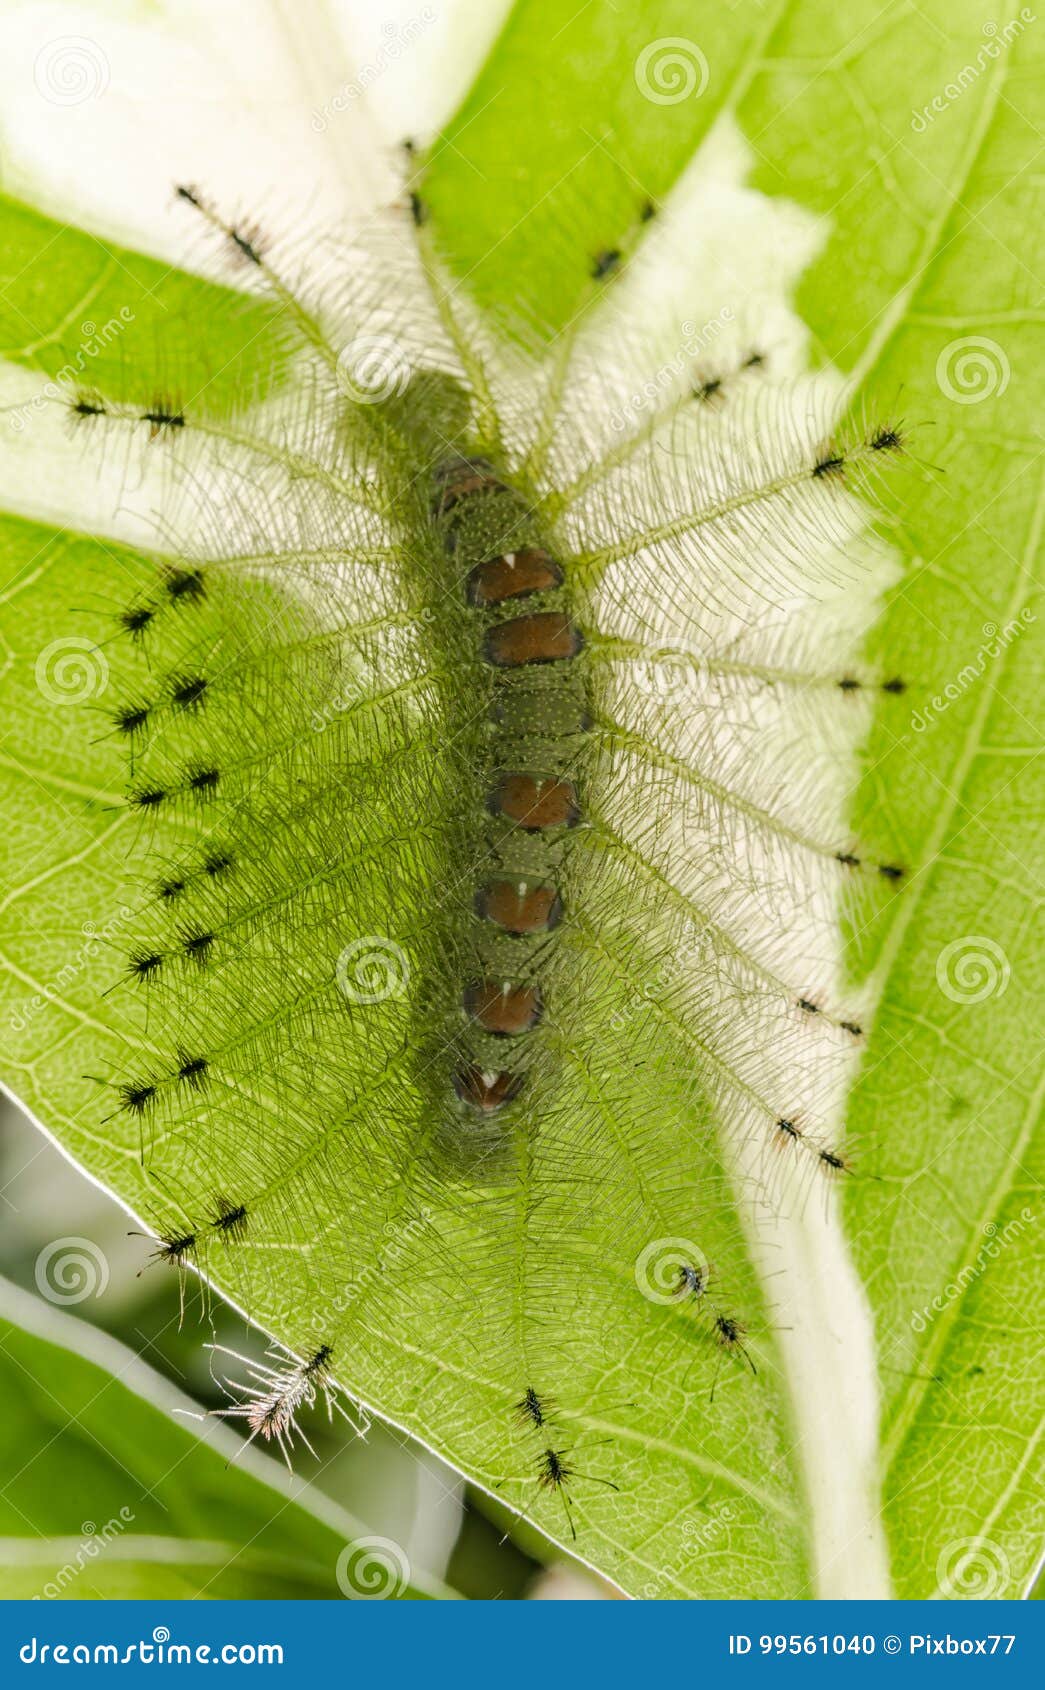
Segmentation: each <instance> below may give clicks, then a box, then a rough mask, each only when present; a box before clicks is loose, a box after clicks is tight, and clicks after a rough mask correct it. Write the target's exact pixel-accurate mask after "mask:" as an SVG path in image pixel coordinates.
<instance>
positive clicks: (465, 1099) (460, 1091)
mask: <svg viewBox="0 0 1045 1690" xmlns="http://www.w3.org/2000/svg"><path fill="white" fill-rule="evenodd" d="M522 1089H523V1076H522V1075H521V1074H503V1073H502V1074H494V1073H490V1072H489V1071H488V1070H486V1069H485V1068H476V1067H475V1066H474V1065H473V1064H471V1063H470V1064H469V1065H468V1067H466V1068H458V1070H457V1072H456V1073H455V1074H454V1091H455V1092H456V1093H457V1095H458V1097H459V1098H460V1099H461V1102H462V1103H470V1104H471V1105H472V1107H473V1109H481V1110H482V1111H483V1113H484V1114H486V1115H492V1114H493V1111H494V1110H495V1109H501V1108H503V1107H504V1105H505V1104H506V1103H511V1102H512V1101H513V1099H515V1098H517V1097H518V1095H519V1093H520V1092H521V1091H522Z"/></svg>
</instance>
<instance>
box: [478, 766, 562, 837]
mask: <svg viewBox="0 0 1045 1690" xmlns="http://www.w3.org/2000/svg"><path fill="white" fill-rule="evenodd" d="M487 806H488V808H489V810H490V813H491V814H492V815H495V816H504V817H506V819H507V820H508V821H511V822H516V823H518V825H519V827H521V828H525V830H526V832H527V833H540V832H541V831H542V830H543V829H544V828H546V827H575V826H576V825H577V823H578V821H579V820H580V814H581V812H580V806H579V804H578V802H577V788H576V787H575V786H574V784H573V782H572V780H555V779H553V778H551V777H548V778H547V779H543V780H542V778H541V777H540V775H503V776H502V778H501V779H500V780H499V781H498V783H497V785H496V786H495V787H494V789H493V791H492V792H491V793H490V796H489V798H488V799H487Z"/></svg>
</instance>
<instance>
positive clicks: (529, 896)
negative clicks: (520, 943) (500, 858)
mask: <svg viewBox="0 0 1045 1690" xmlns="http://www.w3.org/2000/svg"><path fill="white" fill-rule="evenodd" d="M475 907H476V910H477V912H478V914H479V915H481V916H483V917H484V919H485V920H487V921H492V922H495V923H496V925H497V926H498V927H503V928H504V930H505V932H506V933H512V934H514V935H515V936H516V937H521V936H522V935H523V934H526V933H550V932H551V929H552V928H553V927H557V926H558V925H559V922H560V921H561V920H562V899H561V898H560V897H559V894H558V892H557V891H556V890H555V887H554V886H527V885H526V883H525V881H517V880H491V881H489V882H488V883H487V885H485V886H483V887H481V888H480V890H479V892H478V894H477V895H476V900H475Z"/></svg>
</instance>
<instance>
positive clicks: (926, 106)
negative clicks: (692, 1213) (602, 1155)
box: [741, 0, 1045, 1597]
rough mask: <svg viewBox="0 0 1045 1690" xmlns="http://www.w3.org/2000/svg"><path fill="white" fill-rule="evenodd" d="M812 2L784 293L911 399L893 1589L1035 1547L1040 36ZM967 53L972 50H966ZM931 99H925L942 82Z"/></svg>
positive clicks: (755, 97) (878, 1295)
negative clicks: (814, 242)
mask: <svg viewBox="0 0 1045 1690" xmlns="http://www.w3.org/2000/svg"><path fill="white" fill-rule="evenodd" d="M879 21H880V20H879V14H878V13H877V12H876V11H875V8H874V7H873V6H871V5H866V6H865V5H862V4H859V3H856V4H851V5H849V6H847V7H846V9H845V12H844V14H840V13H839V12H838V10H837V9H836V8H833V7H831V6H829V5H826V4H824V5H821V4H817V3H816V0H807V3H806V4H804V5H802V6H801V7H800V8H797V9H795V10H794V12H793V13H792V15H791V17H790V18H789V20H788V22H787V24H786V25H783V26H782V27H781V29H780V30H779V32H778V33H777V35H776V36H775V37H774V38H773V40H772V42H771V44H770V47H769V50H768V52H767V55H766V63H765V65H764V67H763V68H762V70H761V72H760V74H759V76H758V77H757V78H756V80H755V82H754V84H753V87H752V89H751V93H750V96H749V98H748V100H747V101H746V103H745V105H744V107H743V108H742V112H741V117H742V121H743V123H744V126H745V129H746V130H747V132H748V133H749V134H750V135H751V137H752V140H753V142H754V143H755V145H756V146H757V150H758V158H759V169H758V172H757V177H756V180H757V181H758V182H759V184H760V185H761V186H763V187H765V188H766V189H768V190H769V191H773V192H778V191H784V192H786V193H788V194H789V195H793V196H794V197H796V198H797V199H799V200H800V201H801V202H802V203H803V204H806V205H808V206H810V207H811V208H812V209H813V210H815V211H816V212H817V213H818V214H819V215H820V216H821V217H822V218H823V226H824V229H825V233H826V235H827V241H826V245H825V249H824V252H823V256H822V257H821V258H820V260H819V261H818V262H817V263H816V264H814V265H813V266H812V267H811V269H810V270H809V271H808V272H807V274H806V276H805V278H804V281H803V284H802V287H801V290H800V294H799V304H800V308H801V310H802V312H803V315H804V316H805V317H806V319H807V321H808V322H809V323H810V325H811V327H812V328H813V330H814V332H815V333H816V335H817V337H818V340H819V344H820V347H821V349H822V352H823V354H824V356H827V357H830V358H831V359H833V360H834V361H835V362H837V363H838V364H839V365H840V366H841V367H842V369H843V370H844V371H846V372H847V374H851V376H852V378H853V380H854V382H855V383H856V384H857V387H858V397H857V401H856V402H857V404H863V403H866V402H868V400H870V402H871V403H877V404H880V403H882V402H883V401H885V402H887V403H889V402H893V399H894V396H895V395H902V399H901V401H900V403H902V408H903V412H904V414H905V415H906V417H907V418H908V420H909V421H910V422H911V423H913V424H914V425H915V432H914V440H913V445H912V452H913V455H914V457H915V459H916V461H917V462H918V463H919V464H920V466H923V470H922V474H921V477H920V485H919V486H918V487H917V488H915V489H913V490H911V489H909V488H905V490H904V497H903V500H902V502H901V501H896V503H897V505H898V507H899V508H898V510H897V512H896V516H897V524H896V526H895V527H892V528H891V529H890V533H891V536H892V538H893V540H894V542H895V543H896V544H897V545H899V546H900V547H901V548H902V551H903V553H904V555H905V558H906V560H907V561H906V568H905V573H904V577H903V580H902V583H901V585H900V587H899V588H898V590H897V591H896V592H895V594H894V595H893V599H892V603H891V606H890V608H889V611H888V614H887V616H886V618H885V619H884V621H883V623H882V625H881V628H880V629H879V630H878V631H877V633H876V635H875V639H874V644H873V648H872V653H871V655H872V658H873V659H874V660H876V661H878V662H879V663H880V664H881V665H882V667H883V668H884V669H887V670H888V671H889V672H890V673H898V674H901V675H905V676H908V677H910V682H911V685H910V688H909V691H908V693H907V694H906V697H905V708H904V711H903V713H902V715H901V716H900V717H899V718H898V716H897V713H896V712H895V711H892V712H889V713H888V714H887V713H885V712H882V713H881V715H880V720H879V723H878V726H877V727H876V729H875V732H874V733H873V735H872V737H871V740H870V744H869V746H868V752H867V774H866V776H865V780H864V783H863V786H862V788H861V790H860V793H859V794H858V798H857V805H858V813H857V825H858V827H859V830H860V832H861V833H862V835H863V836H864V837H865V838H866V839H867V840H868V842H869V843H870V845H871V846H872V847H873V848H874V849H875V850H876V851H877V852H878V853H879V854H881V855H885V856H897V857H898V858H899V859H900V860H901V861H903V862H905V863H908V864H909V865H910V867H911V877H910V884H909V885H908V887H907V889H906V891H905V892H904V893H903V895H902V896H901V897H898V898H897V899H896V900H895V901H894V902H893V903H892V904H891V905H890V906H889V907H888V909H887V910H885V911H884V912H883V913H882V914H881V915H880V917H879V919H877V920H875V921H871V922H869V923H867V925H866V926H863V927H860V928H858V929H857V930H856V931H855V932H854V934H853V938H852V944H851V955H852V958H853V967H854V968H857V967H863V968H867V969H869V970H870V972H871V975H872V978H873V979H874V982H875V985H876V989H877V990H878V992H880V994H881V1000H882V1001H881V1008H880V1011H879V1014H878V1020H877V1025H876V1029H875V1035H874V1040H873V1043H872V1047H871V1049H870V1051H869V1053H868V1060H867V1063H866V1066H865V1068H864V1071H863V1074H862V1076H861V1081H860V1085H859V1088H858V1090H857V1093H856V1096H855V1098H854V1102H853V1108H852V1136H853V1140H854V1143H855V1144H856V1145H857V1146H858V1147H859V1155H860V1160H861V1162H863V1163H865V1164H866V1166H867V1168H868V1170H869V1171H870V1172H872V1173H873V1174H874V1175H875V1176H876V1177H875V1178H873V1179H866V1180H858V1181H856V1182H854V1184H853V1185H852V1187H851V1188H850V1190H849V1193H848V1201H847V1205H846V1209H847V1222H848V1230H849V1233H850V1237H851V1240H852V1249H853V1254H854V1258H855V1260H856V1263H857V1266H858V1268H859V1270H860V1273H861V1276H862V1278H863V1280H864V1283H865V1284H866V1285H867V1287H868V1290H869V1294H870V1297H871V1300H872V1304H873V1306H874V1311H875V1319H876V1327H877V1333H878V1345H879V1355H880V1372H881V1378H880V1388H881V1394H882V1403H883V1420H882V1443H883V1457H882V1467H883V1498H884V1509H885V1520H886V1524H887V1527H888V1530H889V1536H890V1542H891V1546H892V1563H893V1574H894V1578H895V1581H896V1586H897V1589H898V1591H899V1592H900V1594H902V1595H905V1596H911V1597H922V1596H929V1595H935V1594H938V1593H939V1592H940V1590H941V1589H942V1590H943V1592H944V1594H957V1595H969V1596H975V1595H996V1596H1012V1595H1019V1594H1022V1593H1025V1592H1026V1590H1027V1588H1028V1584H1029V1582H1030V1580H1031V1578H1032V1577H1033V1574H1034V1570H1035V1568H1036V1565H1037V1562H1038V1559H1039V1557H1040V1541H1041V1532H1040V1518H1039V1513H1040V1497H1039V1486H1038V1484H1037V1480H1036V1477H1035V1474H1036V1469H1037V1466H1038V1461H1037V1455H1036V1451H1037V1448H1038V1443H1039V1440H1040V1436H1041V1411H1042V1402H1041V1393H1040V1390H1035V1389H1030V1388H1028V1387H1029V1385H1030V1383H1031V1381H1032V1379H1034V1378H1035V1377H1036V1376H1037V1372H1038V1370H1037V1367H1036V1357H1037V1352H1038V1344H1039V1331H1040V1323H1039V1322H1038V1319H1037V1315H1036V1309H1035V1304H1036V1295H1035V1291H1034V1287H1035V1286H1039V1287H1040V1285H1041V1282H1042V1273H1043V1266H1045V1235H1043V1232H1042V1228H1041V1225H1040V1214H1041V1205H1040V1190H1041V1175H1042V1146H1043V1140H1042V1128H1041V1101H1042V1068H1041V1053H1040V1050H1039V1049H1038V1048H1037V1047H1036V1044H1035V1043H1034V1041H1033V1040H1029V1039H1028V1034H1029V1033H1030V1031H1031V1029H1033V1028H1034V1026H1035V1025H1036V1024H1037V1023H1038V1022H1039V1021H1040V1017H1041V1007H1042V985H1043V980H1042V970H1041V962H1040V949H1041V947H1040V943H1039V942H1038V936H1037V935H1036V932H1035V925H1036V923H1037V921H1038V919H1039V917H1038V909H1037V905H1038V897H1037V886H1038V884H1039V882H1040V878H1041V873H1042V869H1043V866H1045V856H1043V852H1042V846H1041V830H1040V814H1041V808H1042V784H1041V783H1042V772H1041V758H1040V742H1041V715H1040V701H1041V696H1042V691H1041V648H1040V638H1039V637H1038V636H1037V634H1036V631H1035V629H1034V626H1033V624H1034V623H1035V622H1036V620H1037V618H1038V617H1039V616H1040V609H1039V604H1040V597H1041V590H1040V575H1041V558H1042V519H1043V514H1045V502H1043V498H1045V493H1043V486H1042V476H1041V462H1040V451H1041V442H1040V429H1039V426H1038V422H1037V389H1038V387H1039V385H1040V377H1041V368H1042V358H1041V335H1040V322H1039V312H1038V309H1037V301H1036V296H1035V294H1034V286H1033V281H1032V277H1033V275H1034V274H1035V272H1036V268H1040V263H1041V258H1042V253H1041V250H1040V249H1041V234H1040V227H1041V224H1040V217H1039V216H1038V215H1037V214H1036V213H1035V212H1034V211H1032V210H1031V209H1030V208H1031V204H1032V196H1033V189H1032V181H1031V177H1032V173H1033V172H1032V165H1031V160H1032V158H1033V156H1034V155H1035V153H1036V151H1037V149H1038V147H1039V145H1040V138H1039V128H1038V127H1037V126H1038V125H1040V116H1041V102H1040V88H1041V73H1042V42H1041V32H1040V29H1038V28H1037V27H1036V26H1035V25H1033V24H1032V23H1030V24H1029V23H1027V22H1026V21H1025V20H1024V19H1023V14H1018V15H1017V14H1014V18H1013V19H1012V20H1009V19H1008V16H1006V20H1004V21H1003V20H1001V19H999V21H998V25H997V27H996V26H995V25H994V24H993V23H990V24H988V23H985V22H984V19H983V13H982V9H981V8H978V7H977V6H975V5H974V4H971V3H968V4H958V5H951V4H947V5H943V4H937V5H929V6H917V7H915V6H911V7H909V8H900V9H898V10H896V11H894V12H892V13H890V17H889V25H888V28H887V29H884V30H883V29H880V28H879ZM963 67H964V69H963ZM934 101H935V102H936V103H935V105H934V103H933V102H934Z"/></svg>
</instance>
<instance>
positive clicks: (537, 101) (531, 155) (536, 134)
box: [422, 0, 786, 331]
mask: <svg viewBox="0 0 1045 1690" xmlns="http://www.w3.org/2000/svg"><path fill="white" fill-rule="evenodd" d="M784 10H786V6H784V5H782V4H781V3H780V0H771V3H763V0H758V3H756V4H751V5H745V6H741V7H703V8H702V9H701V11H700V13H699V16H697V17H695V16H694V9H693V6H692V4H690V3H688V0H632V3H631V4H629V5H628V6H627V7H621V8H619V9H617V10H616V11H613V10H611V9H609V8H607V7H593V8H589V9H588V10H587V11H584V10H577V9H571V8H570V7H569V6H564V5H563V4H562V0H518V3H517V4H516V5H515V6H513V8H512V10H511V12H510V14H509V17H508V21H507V23H506V25H505V27H504V30H503V32H502V34H501V36H500V38H499V39H498V41H497V44H496V47H495V48H494V50H493V52H492V53H491V55H490V57H489V59H488V60H487V62H486V64H485V65H484V67H483V69H482V71H481V73H480V75H479V76H478V77H477V78H476V81H475V84H474V86H473V87H472V89H471V92H470V93H469V95H468V97H467V99H466V100H465V101H464V102H463V104H462V106H461V108H460V110H459V111H458V112H457V113H456V115H455V116H454V118H453V121H452V122H451V123H450V124H448V126H447V128H446V130H445V132H444V133H443V134H442V135H441V136H440V137H439V139H438V141H437V142H436V144H435V146H434V148H433V150H432V156H431V165H430V168H429V169H428V170H426V172H425V173H424V176H423V178H422V191H423V194H424V197H425V199H426V200H427V201H429V202H430V204H431V208H432V213H433V217H434V219H435V222H436V225H437V227H438V229H439V231H440V237H441V241H442V243H443V244H444V246H445V250H446V252H447V254H448V255H449V256H450V257H451V258H452V261H453V263H454V265H455V267H456V268H457V269H458V270H459V271H460V273H461V274H462V275H463V276H464V277H465V278H466V279H467V283H468V287H469V289H470V291H472V292H474V294H475V295H476V297H477V298H478V299H480V300H481V301H482V303H483V304H484V305H486V306H489V307H499V308H501V309H503V308H504V307H505V306H506V305H512V306H514V307H515V309H516V310H518V311H519V312H520V313H523V314H534V315H535V316H536V317H537V319H538V320H539V321H540V322H541V323H542V324H543V325H545V326H546V328H548V329H549V330H551V331H557V330H559V329H561V328H562V327H563V326H564V325H565V324H567V323H569V322H570V321H571V319H572V318H573V316H574V314H575V313H576V311H577V309H578V307H579V306H580V305H581V304H582V303H583V302H584V299H585V293H586V290H587V288H588V285H589V281H590V273H591V266H592V263H593V261H594V260H595V258H596V257H597V255H598V254H599V253H602V252H605V251H607V250H609V249H613V248H617V247H620V248H623V249H625V250H627V249H628V248H631V247H634V245H635V244H636V241H637V237H638V235H639V233H640V231H641V227H642V218H643V216H644V215H645V214H646V212H647V211H648V209H649V208H650V206H651V205H652V207H653V208H655V207H656V205H657V204H658V203H659V202H660V201H661V199H662V198H663V197H664V196H665V195H666V194H667V193H668V192H669V191H670V190H671V188H672V187H673V186H674V184H675V181H676V179H677V177H678V175H679V173H680V172H681V170H682V169H683V168H684V167H685V165H686V164H687V163H688V162H689V160H690V158H691V157H692V155H693V152H694V150H695V149H696V147H697V146H698V145H699V143H700V142H701V141H702V140H703V139H704V136H705V135H706V134H707V132H708V130H709V129H710V127H711V125H712V123H713V122H714V121H715V119H716V118H717V117H718V116H719V115H720V114H722V113H724V112H728V111H731V110H732V109H733V108H734V107H735V105H736V103H737V101H738V99H739V98H740V97H741V95H742V93H743V90H744V89H745V87H746V86H747V84H748V82H749V81H750V79H751V76H752V75H753V74H754V71H755V69H756V67H757V64H758V61H759V55H760V53H761V49H762V44H763V42H764V41H765V40H766V39H767V38H768V36H769V34H770V31H771V29H772V27H773V24H774V22H775V20H776V19H777V17H779V16H780V14H781V12H782V11H784ZM694 38H695V39H694Z"/></svg>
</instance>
